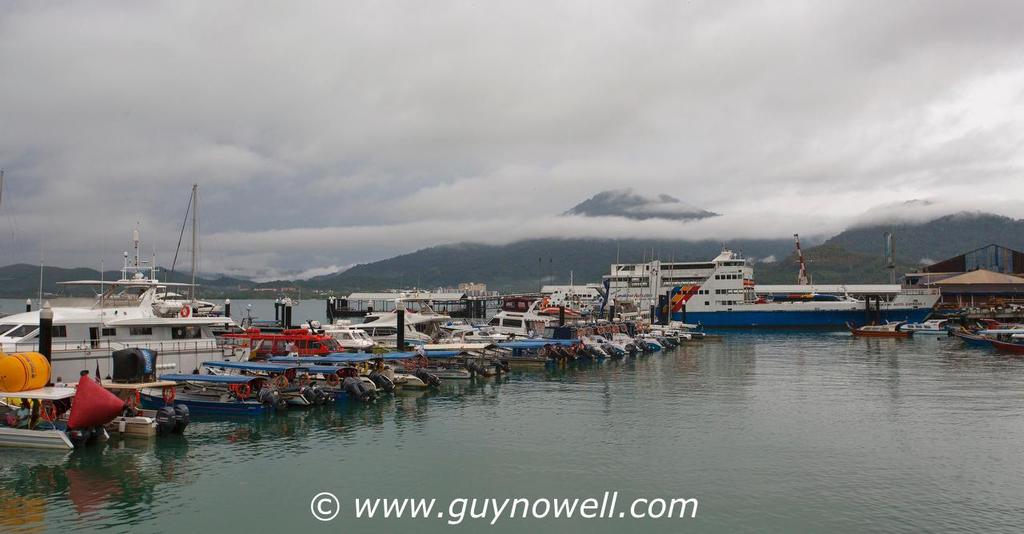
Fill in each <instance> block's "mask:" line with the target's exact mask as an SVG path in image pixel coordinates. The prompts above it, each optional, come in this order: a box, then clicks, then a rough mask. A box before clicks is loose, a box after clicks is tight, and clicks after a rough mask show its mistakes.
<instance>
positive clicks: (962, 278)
mask: <svg viewBox="0 0 1024 534" xmlns="http://www.w3.org/2000/svg"><path fill="white" fill-rule="evenodd" d="M979 284H985V285H1022V286H1024V278H1021V277H1020V276H1013V275H1011V274H1003V273H997V272H993V271H989V270H987V269H978V270H976V271H971V272H968V273H964V274H958V275H956V276H951V277H949V278H946V279H944V280H940V281H938V282H935V285H937V286H948V285H979Z"/></svg>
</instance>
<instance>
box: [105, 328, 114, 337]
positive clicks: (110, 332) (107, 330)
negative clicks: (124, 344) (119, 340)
mask: <svg viewBox="0 0 1024 534" xmlns="http://www.w3.org/2000/svg"><path fill="white" fill-rule="evenodd" d="M103 335H104V336H116V335H117V329H116V328H104V329H103Z"/></svg>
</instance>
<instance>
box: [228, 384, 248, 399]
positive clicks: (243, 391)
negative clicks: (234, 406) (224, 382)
mask: <svg viewBox="0 0 1024 534" xmlns="http://www.w3.org/2000/svg"><path fill="white" fill-rule="evenodd" d="M231 391H232V392H233V393H234V394H235V396H236V397H238V398H239V399H240V400H245V399H248V398H249V395H251V394H252V388H251V387H250V386H249V384H232V385H231Z"/></svg>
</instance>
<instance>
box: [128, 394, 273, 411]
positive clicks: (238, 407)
mask: <svg viewBox="0 0 1024 534" xmlns="http://www.w3.org/2000/svg"><path fill="white" fill-rule="evenodd" d="M139 400H140V401H142V407H143V408H147V409H150V410H156V409H159V408H162V407H163V406H164V400H163V398H161V397H156V396H153V395H147V394H145V393H143V394H141V395H140V396H139ZM174 404H184V405H185V406H188V411H189V412H190V413H195V414H232V415H259V414H261V413H263V411H264V410H265V409H266V408H265V407H264V406H263V405H262V404H256V403H251V402H246V403H241V402H213V401H202V400H195V399H174Z"/></svg>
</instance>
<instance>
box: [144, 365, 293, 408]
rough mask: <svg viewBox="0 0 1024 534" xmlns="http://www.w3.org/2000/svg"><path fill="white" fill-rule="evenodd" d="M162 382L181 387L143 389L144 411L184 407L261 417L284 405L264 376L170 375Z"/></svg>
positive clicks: (161, 377) (163, 378) (164, 376)
mask: <svg viewBox="0 0 1024 534" xmlns="http://www.w3.org/2000/svg"><path fill="white" fill-rule="evenodd" d="M160 380H161V381H170V382H175V383H177V387H175V388H163V387H161V388H151V389H144V390H142V391H141V392H140V393H139V398H140V401H141V403H142V407H143V408H148V409H155V410H159V409H160V408H163V407H165V406H171V407H173V406H176V405H178V404H182V405H185V406H187V407H188V409H189V411H190V412H192V413H216V414H239V415H257V414H261V413H263V412H264V410H266V408H267V406H272V407H278V406H279V405H281V403H283V402H284V401H283V400H281V398H280V396H279V395H278V394H277V392H276V391H275V390H273V389H272V388H271V387H269V384H268V380H267V378H266V377H264V376H246V375H200V374H166V375H160Z"/></svg>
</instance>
